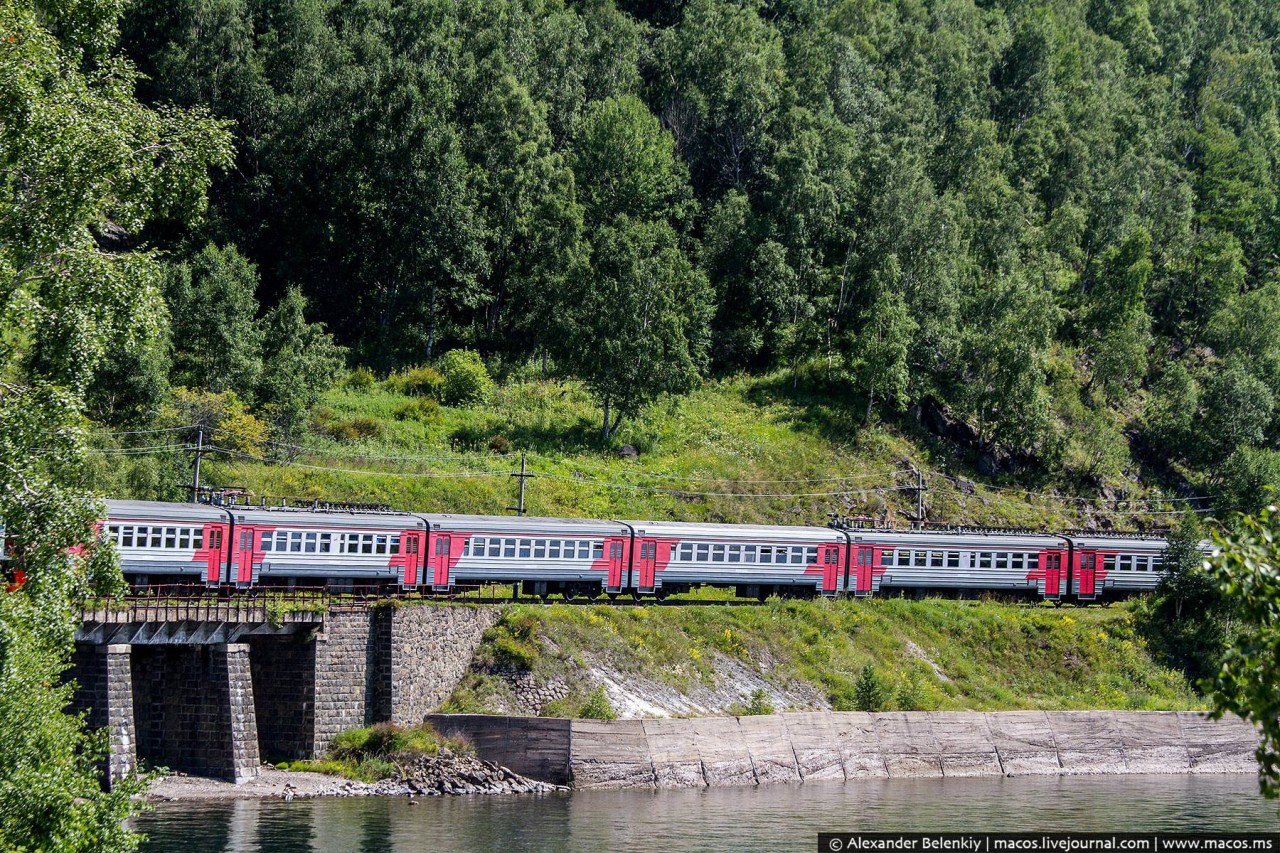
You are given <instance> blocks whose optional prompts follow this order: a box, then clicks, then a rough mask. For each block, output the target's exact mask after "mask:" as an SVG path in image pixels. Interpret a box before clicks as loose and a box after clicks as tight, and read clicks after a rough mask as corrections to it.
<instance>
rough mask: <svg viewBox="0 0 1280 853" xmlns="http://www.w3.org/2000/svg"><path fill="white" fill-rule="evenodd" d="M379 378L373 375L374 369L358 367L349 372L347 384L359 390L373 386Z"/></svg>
mask: <svg viewBox="0 0 1280 853" xmlns="http://www.w3.org/2000/svg"><path fill="white" fill-rule="evenodd" d="M377 381H378V379H377V377H376V376H374V375H373V371H372V370H370V369H369V368H367V367H357V368H356V369H355V370H353V371H351V372H350V373H348V374H347V378H346V386H347V387H348V388H353V389H355V390H357V391H363V390H365V389H368V388H372V387H373V384H374V383H375V382H377Z"/></svg>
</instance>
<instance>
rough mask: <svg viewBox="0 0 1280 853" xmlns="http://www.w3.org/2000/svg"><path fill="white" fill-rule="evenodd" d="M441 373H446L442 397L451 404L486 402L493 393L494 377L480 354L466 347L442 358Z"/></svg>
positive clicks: (451, 351)
mask: <svg viewBox="0 0 1280 853" xmlns="http://www.w3.org/2000/svg"><path fill="white" fill-rule="evenodd" d="M440 373H442V374H444V385H443V387H442V389H441V399H442V400H443V401H444V403H445V405H449V406H474V405H477V404H480V403H484V402H485V401H486V400H488V399H489V395H490V394H492V393H493V378H492V377H491V376H489V371H488V369H487V368H486V367H485V366H484V362H483V361H481V360H480V354H479V353H476V352H473V351H472V350H466V349H455V350H450V351H449V352H447V353H445V354H444V356H443V357H442V358H441V359H440Z"/></svg>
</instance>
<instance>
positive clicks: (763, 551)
mask: <svg viewBox="0 0 1280 853" xmlns="http://www.w3.org/2000/svg"><path fill="white" fill-rule="evenodd" d="M760 562H762V563H772V562H773V547H772V546H770V545H761V546H760Z"/></svg>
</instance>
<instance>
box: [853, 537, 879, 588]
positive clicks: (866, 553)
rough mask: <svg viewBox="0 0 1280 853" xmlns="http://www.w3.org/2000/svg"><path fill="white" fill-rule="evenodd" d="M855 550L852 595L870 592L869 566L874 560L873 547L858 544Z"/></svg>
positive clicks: (870, 566)
mask: <svg viewBox="0 0 1280 853" xmlns="http://www.w3.org/2000/svg"><path fill="white" fill-rule="evenodd" d="M855 550H856V556H855V560H856V565H855V566H854V587H853V594H854V595H860V596H861V595H870V594H871V568H872V566H873V565H874V562H875V549H874V548H869V547H867V548H864V547H861V546H859V547H858V548H857V549H855Z"/></svg>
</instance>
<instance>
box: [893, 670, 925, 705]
mask: <svg viewBox="0 0 1280 853" xmlns="http://www.w3.org/2000/svg"><path fill="white" fill-rule="evenodd" d="M927 701H928V700H927V699H926V698H925V690H924V684H923V683H922V682H921V680H920V676H919V675H918V674H917V673H916V672H915V670H911V671H910V672H908V673H907V674H906V676H904V677H903V678H902V680H901V681H899V682H898V689H897V692H896V693H894V703H895V704H896V705H897V706H898V710H900V711H924V710H926V708H925V703H926V702H927Z"/></svg>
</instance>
